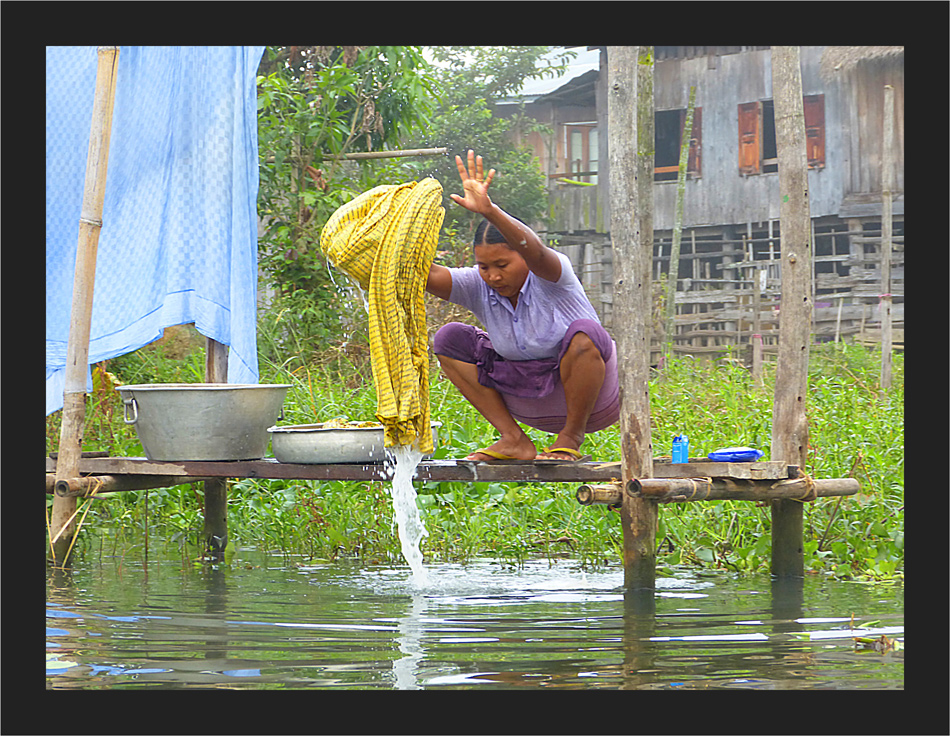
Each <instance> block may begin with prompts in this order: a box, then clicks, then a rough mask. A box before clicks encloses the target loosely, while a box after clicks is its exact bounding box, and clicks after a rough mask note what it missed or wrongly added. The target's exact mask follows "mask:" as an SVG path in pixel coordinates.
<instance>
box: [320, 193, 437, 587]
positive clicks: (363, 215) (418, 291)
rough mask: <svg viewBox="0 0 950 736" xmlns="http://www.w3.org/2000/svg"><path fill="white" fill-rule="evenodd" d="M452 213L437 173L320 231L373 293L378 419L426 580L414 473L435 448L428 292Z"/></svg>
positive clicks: (339, 262) (361, 203)
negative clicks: (441, 233) (446, 207)
mask: <svg viewBox="0 0 950 736" xmlns="http://www.w3.org/2000/svg"><path fill="white" fill-rule="evenodd" d="M444 217H445V210H444V209H443V207H442V185H441V184H439V182H438V181H436V180H435V179H431V178H427V179H423V180H422V181H419V182H408V183H405V184H385V185H382V186H378V187H375V188H373V189H371V190H369V191H368V192H365V193H363V194H361V195H360V196H359V197H357V198H356V199H354V200H352V201H351V202H348V203H347V204H345V205H343V206H342V207H340V208H339V209H338V210H337V211H336V212H334V213H333V215H331V217H330V219H329V220H328V221H327V224H326V225H325V226H324V228H323V232H322V234H321V237H320V247H321V249H322V250H323V254H324V255H325V256H326V257H327V259H328V260H329V261H330V262H331V263H333V265H334V266H336V267H337V268H339V269H340V270H341V271H343V273H345V274H346V275H347V276H349V277H350V278H351V279H353V280H354V281H355V282H356V283H357V284H358V285H359V287H360V288H361V289H363V290H364V291H366V292H367V293H368V296H369V298H368V300H367V313H368V317H369V347H370V357H371V359H372V366H373V380H374V383H375V385H376V418H377V419H378V420H379V421H380V422H381V423H382V425H383V429H384V433H385V446H386V448H387V450H389V451H390V455H391V459H392V461H393V477H392V496H393V506H394V508H395V519H396V523H397V525H398V526H399V538H400V542H401V543H402V551H403V555H404V556H405V557H406V561H407V562H408V563H409V565H410V567H411V568H412V572H413V582H414V583H416V584H420V583H423V582H424V579H425V571H424V569H423V567H422V554H421V552H420V550H419V543H420V542H421V539H422V537H423V536H425V535H426V530H425V525H424V524H423V523H422V519H421V517H420V515H419V509H418V507H417V506H416V493H415V489H414V488H413V485H412V478H413V476H414V475H415V470H416V467H417V466H418V464H419V461H420V460H421V459H422V456H423V455H425V454H427V453H430V452H432V450H433V443H432V427H431V420H430V416H429V343H428V334H427V332H426V319H425V295H424V292H425V285H426V278H427V277H428V273H429V266H430V265H431V264H432V261H433V259H434V258H435V250H436V245H437V243H438V239H439V229H440V228H441V227H442V220H443V218H444Z"/></svg>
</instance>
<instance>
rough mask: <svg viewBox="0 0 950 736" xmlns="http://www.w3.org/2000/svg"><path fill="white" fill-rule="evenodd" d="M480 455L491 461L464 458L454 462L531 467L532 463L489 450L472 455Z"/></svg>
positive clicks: (478, 451) (476, 451)
mask: <svg viewBox="0 0 950 736" xmlns="http://www.w3.org/2000/svg"><path fill="white" fill-rule="evenodd" d="M476 453H480V454H482V455H488V457H490V458H491V460H470V459H469V458H467V457H465V458H462V459H460V460H456V461H455V462H457V463H488V464H492V463H497V464H503V465H531V464H533V463H534V460H522V459H520V458H516V457H511V455H505V454H504V453H501V452H497V451H495V450H489V449H488V448H485V449H484V450H475V452H473V453H472V454H473V455H475V454H476Z"/></svg>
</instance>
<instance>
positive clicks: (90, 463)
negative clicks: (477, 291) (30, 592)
mask: <svg viewBox="0 0 950 736" xmlns="http://www.w3.org/2000/svg"><path fill="white" fill-rule="evenodd" d="M46 472H47V473H55V472H56V460H55V459H53V458H47V459H46ZM79 472H80V474H81V475H110V476H126V475H128V476H136V475H147V476H167V477H169V478H172V477H174V478H175V479H176V480H177V482H182V481H181V480H180V479H181V478H184V477H194V478H195V479H196V481H197V480H199V479H204V478H275V479H284V480H326V481H331V480H389V479H390V478H391V477H392V472H391V469H390V468H389V467H388V466H387V465H386V464H384V463H367V464H365V465H363V464H344V465H303V464H297V463H281V462H278V461H277V460H275V459H274V458H264V459H262V460H240V461H233V462H208V461H185V462H156V461H152V460H148V459H147V458H144V457H84V458H83V459H82V460H81V461H80V464H79ZM796 474H797V467H796V466H794V465H791V466H790V465H785V464H784V463H780V462H771V461H769V462H754V463H713V462H705V461H704V458H697V459H692V458H691V459H690V462H689V463H688V464H686V463H677V464H674V463H670V462H669V461H668V460H664V459H663V458H657V459H656V460H655V462H654V466H653V477H654V478H703V477H713V478H734V479H752V480H767V479H776V480H778V479H783V478H793V477H795V475H796ZM620 477H621V470H620V462H619V461H617V462H583V463H556V464H544V465H542V464H513V463H467V462H461V461H458V460H428V461H423V462H421V463H419V466H418V468H417V469H416V475H415V479H416V480H418V481H439V482H444V481H462V482H469V483H475V482H486V483H505V482H529V483H606V482H610V481H611V480H620Z"/></svg>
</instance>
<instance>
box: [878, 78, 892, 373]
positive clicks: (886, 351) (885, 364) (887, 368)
mask: <svg viewBox="0 0 950 736" xmlns="http://www.w3.org/2000/svg"><path fill="white" fill-rule="evenodd" d="M881 169H882V171H881V390H882V391H883V390H886V389H888V388H890V387H891V361H892V335H891V303H892V299H891V239H892V237H893V218H892V208H893V200H892V195H893V191H894V189H895V185H894V178H895V177H894V88H893V87H892V86H891V85H889V84H886V85H884V145H883V150H882V151H881Z"/></svg>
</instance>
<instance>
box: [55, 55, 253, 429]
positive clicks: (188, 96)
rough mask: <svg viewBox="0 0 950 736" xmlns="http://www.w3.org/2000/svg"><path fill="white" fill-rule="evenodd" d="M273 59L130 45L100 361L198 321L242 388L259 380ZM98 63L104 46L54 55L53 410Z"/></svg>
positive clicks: (94, 343)
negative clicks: (263, 195)
mask: <svg viewBox="0 0 950 736" xmlns="http://www.w3.org/2000/svg"><path fill="white" fill-rule="evenodd" d="M263 51H264V48H263V47H262V46H252V47H167V46H166V47H140V46H123V47H121V49H120V52H119V67H118V75H117V81H116V94H115V106H114V111H113V119H112V135H111V143H110V149H109V167H108V174H107V177H106V191H105V202H104V204H103V212H102V223H103V224H102V229H101V231H100V234H99V246H98V256H97V260H96V281H95V287H94V292H93V306H92V326H91V331H90V341H89V363H90V365H91V364H93V363H97V362H99V361H101V360H106V359H108V358H113V357H116V356H118V355H123V354H125V353H128V352H131V351H133V350H137V349H138V348H140V347H142V346H143V345H146V344H148V343H149V342H152V341H153V340H155V339H157V338H158V337H160V336H161V334H162V330H163V329H164V328H165V327H168V326H171V325H179V324H185V323H189V322H194V323H195V326H196V327H197V329H198V331H199V332H201V333H202V334H203V335H205V336H207V337H210V338H212V339H214V340H217V341H218V342H220V343H224V344H226V345H228V346H230V350H229V357H228V381H229V382H230V383H257V382H258V376H259V374H258V367H257V190H258V169H257V167H258V151H257V93H256V83H255V78H256V74H257V67H258V64H259V63H260V59H261V55H262V54H263ZM96 65H97V51H96V47H94V46H83V47H47V48H46V413H47V414H50V413H52V412H54V411H56V410H58V409H60V408H62V406H63V388H64V384H65V366H66V344H67V340H68V338H69V318H70V309H71V304H72V290H73V273H74V271H75V261H76V248H77V243H78V239H79V216H80V212H81V210H82V197H83V183H84V181H85V174H86V154H87V151H88V147H89V134H90V123H91V120H92V105H93V96H94V91H95V81H96ZM88 385H89V390H91V389H92V382H91V378H90V380H89V384H88Z"/></svg>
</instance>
